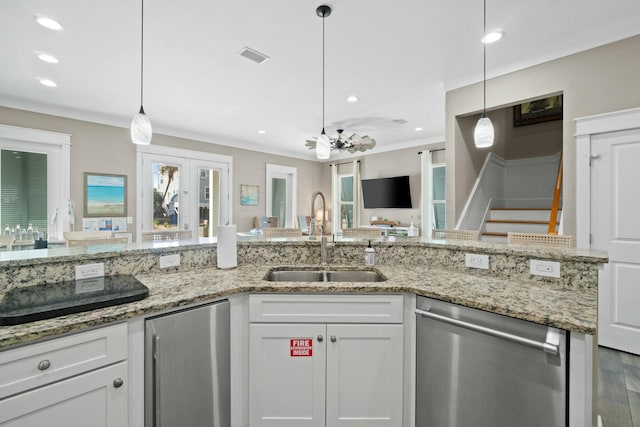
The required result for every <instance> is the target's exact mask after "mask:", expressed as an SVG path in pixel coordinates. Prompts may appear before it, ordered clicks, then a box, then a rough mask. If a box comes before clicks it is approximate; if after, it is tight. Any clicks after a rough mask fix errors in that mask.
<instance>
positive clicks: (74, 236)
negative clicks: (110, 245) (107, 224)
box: [62, 231, 113, 247]
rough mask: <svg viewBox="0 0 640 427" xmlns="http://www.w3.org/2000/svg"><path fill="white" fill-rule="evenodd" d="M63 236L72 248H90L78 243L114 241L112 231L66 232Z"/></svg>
mask: <svg viewBox="0 0 640 427" xmlns="http://www.w3.org/2000/svg"><path fill="white" fill-rule="evenodd" d="M62 236H63V237H64V240H66V242H67V247H72V246H89V245H88V244H87V245H84V244H82V243H77V242H82V241H85V240H86V241H91V242H94V241H96V240H107V239H112V238H113V233H112V232H111V231H65V232H64V233H62Z"/></svg>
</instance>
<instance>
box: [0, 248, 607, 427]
mask: <svg viewBox="0 0 640 427" xmlns="http://www.w3.org/2000/svg"><path fill="white" fill-rule="evenodd" d="M365 247H366V244H365V242H358V241H348V240H345V241H338V242H336V243H335V246H333V247H332V248H330V249H329V259H328V261H329V267H327V268H331V269H337V270H340V269H366V268H368V267H364V266H363V265H362V264H363V262H362V255H363V253H364V248H365ZM374 247H375V248H376V250H377V258H378V264H377V265H376V266H374V267H373V268H374V269H376V270H377V271H379V272H380V273H381V274H382V275H384V276H385V277H386V279H387V280H386V281H382V282H373V283H366V282H270V281H267V280H265V277H266V275H267V273H268V272H269V270H270V269H271V268H272V267H278V268H282V269H286V268H294V267H295V268H319V267H318V264H319V261H320V242H318V241H308V240H292V241H291V240H290V241H265V240H258V241H248V242H239V243H238V267H237V268H234V269H230V270H219V269H216V268H215V265H216V262H215V259H216V249H217V248H216V244H215V242H204V243H198V244H196V243H194V242H182V243H180V244H160V245H158V244H155V245H154V244H144V245H132V246H126V247H117V248H116V247H114V248H101V249H92V248H89V249H81V250H78V249H77V248H74V249H73V250H65V249H61V250H51V251H48V252H49V253H48V254H46V255H47V256H44V255H41V254H42V253H39V254H38V255H40V256H38V257H35V258H23V257H24V256H25V255H26V253H25V254H23V253H20V255H22V256H23V257H20V256H16V255H13V254H8V255H5V256H4V257H0V269H1V270H0V274H1V276H0V277H2V282H1V283H3V286H4V287H3V289H2V290H0V295H1V294H2V293H3V292H6V291H7V290H8V289H11V288H13V287H25V286H30V285H33V284H39V283H43V282H56V281H60V280H69V279H72V278H73V275H74V266H75V265H80V264H89V263H97V262H103V263H104V266H105V274H106V275H119V274H131V275H134V276H135V277H136V278H137V279H138V280H140V281H141V282H142V283H144V284H145V285H147V287H149V289H150V294H149V297H148V298H146V299H144V300H142V301H138V302H133V303H128V304H123V305H118V306H113V307H107V308H101V309H97V310H93V311H90V312H84V313H77V314H72V315H66V316H61V317H57V318H53V319H47V320H41V321H36V322H31V323H27V324H24V325H18V326H4V327H0V349H7V350H10V349H11V348H14V347H16V346H22V345H25V344H28V343H31V342H35V341H39V340H42V339H45V338H53V337H57V336H60V335H61V334H65V333H68V332H79V331H83V330H89V329H91V328H94V327H97V326H104V325H110V324H113V323H118V322H123V321H127V322H128V323H129V324H130V325H134V324H136V322H138V323H139V322H141V321H142V320H143V319H144V317H145V316H149V315H153V314H157V313H162V312H167V311H171V310H175V309H177V308H181V307H188V306H194V305H198V304H203V303H206V302H210V301H214V300H218V299H221V298H229V299H231V300H234V298H237V301H243V299H242V298H239V297H241V296H242V295H246V294H256V293H259V294H264V293H290V294H318V295H327V294H363V293H364V294H383V295H386V294H402V295H408V296H413V298H414V301H415V295H419V296H426V297H430V298H434V299H438V300H442V301H447V302H451V303H454V304H458V305H461V306H466V307H472V308H478V309H481V310H485V311H489V312H493V313H498V314H502V315H506V316H510V317H513V318H517V319H522V320H528V321H532V322H535V323H539V324H542V325H546V326H550V327H554V328H559V329H563V330H566V331H570V332H571V333H572V335H571V337H572V339H574V338H580V337H582V338H583V339H582V342H579V343H578V344H581V345H582V353H580V348H579V347H578V346H577V345H576V344H575V343H573V347H572V351H576V354H581V357H583V358H585V357H586V358H585V360H583V361H582V363H583V366H586V367H587V368H589V369H583V372H581V373H580V375H577V374H574V376H575V378H574V380H579V381H578V383H577V384H578V385H575V384H574V385H573V387H574V393H572V394H571V398H572V399H579V398H580V395H581V393H578V392H575V388H577V387H581V388H582V389H584V390H585V393H583V394H584V396H582V397H583V399H589V398H591V396H592V395H591V390H590V388H591V384H592V377H591V376H590V375H589V373H590V372H588V371H590V367H589V366H590V364H591V363H592V360H593V359H592V353H591V352H592V348H589V347H590V346H592V345H593V335H594V334H595V332H596V325H597V277H598V265H600V264H602V263H604V262H606V261H607V258H606V254H604V253H601V252H592V251H583V250H567V249H548V248H535V247H516V246H513V247H510V246H504V245H495V244H487V243H478V242H454V241H448V242H446V241H428V240H427V241H423V240H420V239H406V240H401V239H399V240H398V241H395V242H375V243H374ZM467 253H472V254H487V255H489V269H487V270H484V269H482V270H480V269H471V268H468V267H466V266H465V261H464V260H465V256H464V255H465V254H467ZM173 254H179V256H180V260H181V263H180V266H178V267H171V268H168V269H160V268H159V265H158V264H159V258H160V257H162V256H165V255H173ZM3 255H4V254H3ZM7 258H8V259H7ZM530 259H539V260H553V261H557V262H560V264H561V271H560V277H559V278H550V277H542V276H534V275H531V274H530V270H529V260H530ZM413 306H414V307H415V303H414V305H413ZM232 325H233V323H232ZM232 328H233V326H232ZM132 329H134V328H133V326H132V327H130V330H132ZM130 333H131V332H130ZM410 336H411V335H408V337H410ZM233 348H234V347H233V345H232V350H233ZM405 360H406V359H405ZM131 363H133V362H132V361H130V364H131ZM576 367H578V364H576V363H574V364H573V365H572V368H573V369H575V368H576ZM572 372H573V371H572ZM579 384H581V385H579ZM587 389H589V390H588V392H586V391H587ZM245 392H246V390H245ZM240 397H241V396H240ZM578 404H579V403H578ZM575 405H576V404H575V403H574V406H575ZM582 406H584V407H582V408H581V410H582V411H583V412H590V411H591V406H590V404H589V405H586V404H584V402H582ZM586 406H588V407H586ZM586 417H587V415H586V414H585V418H586ZM132 425H133V423H132ZM237 425H245V424H243V423H240V424H237ZM404 425H411V424H410V422H409V424H406V423H405V424H404ZM571 425H574V424H571ZM576 425H578V424H576Z"/></svg>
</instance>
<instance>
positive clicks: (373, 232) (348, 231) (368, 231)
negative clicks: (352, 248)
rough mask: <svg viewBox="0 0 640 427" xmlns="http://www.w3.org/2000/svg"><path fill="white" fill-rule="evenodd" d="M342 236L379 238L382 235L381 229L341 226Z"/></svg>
mask: <svg viewBox="0 0 640 427" xmlns="http://www.w3.org/2000/svg"><path fill="white" fill-rule="evenodd" d="M342 237H353V238H359V237H360V238H367V239H379V238H380V237H382V229H380V228H372V227H356V228H343V229H342Z"/></svg>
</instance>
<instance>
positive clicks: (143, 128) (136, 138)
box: [131, 107, 153, 145]
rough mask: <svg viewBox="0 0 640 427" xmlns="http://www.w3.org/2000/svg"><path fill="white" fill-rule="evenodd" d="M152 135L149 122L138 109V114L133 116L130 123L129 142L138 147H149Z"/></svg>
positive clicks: (141, 110) (142, 111)
mask: <svg viewBox="0 0 640 427" xmlns="http://www.w3.org/2000/svg"><path fill="white" fill-rule="evenodd" d="M152 135H153V131H152V129H151V120H149V117H147V115H146V114H145V113H144V110H143V109H142V107H140V112H139V113H138V114H136V115H135V116H133V120H132V121H131V142H133V143H134V144H138V145H149V144H151V136H152Z"/></svg>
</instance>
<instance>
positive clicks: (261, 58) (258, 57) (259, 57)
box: [240, 47, 269, 64]
mask: <svg viewBox="0 0 640 427" xmlns="http://www.w3.org/2000/svg"><path fill="white" fill-rule="evenodd" d="M240 56H244V57H245V58H247V59H249V60H251V61H253V62H256V63H258V64H262V63H263V62H265V61H266V60H267V59H269V57H268V56H267V55H265V54H264V53H260V52H258V51H257V50H254V49H251V48H250V47H245V48H244V49H242V52H240Z"/></svg>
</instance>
